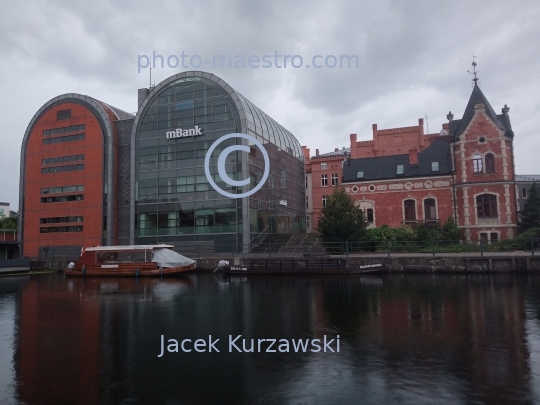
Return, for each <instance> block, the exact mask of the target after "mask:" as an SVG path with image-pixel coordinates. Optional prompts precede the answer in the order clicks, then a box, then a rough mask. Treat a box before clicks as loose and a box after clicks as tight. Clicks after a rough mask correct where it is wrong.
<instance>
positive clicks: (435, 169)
mask: <svg viewBox="0 0 540 405" xmlns="http://www.w3.org/2000/svg"><path fill="white" fill-rule="evenodd" d="M431 171H432V172H438V171H439V162H431Z"/></svg>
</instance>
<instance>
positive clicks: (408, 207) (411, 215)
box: [403, 200, 416, 221]
mask: <svg viewBox="0 0 540 405" xmlns="http://www.w3.org/2000/svg"><path fill="white" fill-rule="evenodd" d="M403 208H404V213H405V221H416V201H414V200H405V201H403Z"/></svg>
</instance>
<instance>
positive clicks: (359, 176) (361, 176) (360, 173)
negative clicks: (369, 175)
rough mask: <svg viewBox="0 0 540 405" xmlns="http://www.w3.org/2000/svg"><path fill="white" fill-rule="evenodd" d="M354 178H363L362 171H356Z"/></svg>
mask: <svg viewBox="0 0 540 405" xmlns="http://www.w3.org/2000/svg"><path fill="white" fill-rule="evenodd" d="M356 178H357V179H363V178H364V172H358V173H356Z"/></svg>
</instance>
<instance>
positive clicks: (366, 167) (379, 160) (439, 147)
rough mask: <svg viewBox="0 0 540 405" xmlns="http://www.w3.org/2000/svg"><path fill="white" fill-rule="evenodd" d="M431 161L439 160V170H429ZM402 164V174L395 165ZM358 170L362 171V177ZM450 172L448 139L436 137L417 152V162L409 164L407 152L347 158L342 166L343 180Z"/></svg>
mask: <svg viewBox="0 0 540 405" xmlns="http://www.w3.org/2000/svg"><path fill="white" fill-rule="evenodd" d="M431 162H439V171H437V172H434V171H432V170H431ZM398 165H403V175H398V174H397V166H398ZM358 172H364V177H363V178H362V179H358V178H357V173H358ZM451 173H452V160H451V156H450V147H449V144H448V141H446V140H444V139H436V140H435V141H433V143H432V144H431V145H430V146H428V147H427V148H426V149H424V150H423V151H422V152H419V153H418V164H417V165H410V164H409V154H406V155H393V156H379V157H372V158H360V159H349V161H348V163H347V164H345V166H344V167H343V182H344V183H347V182H353V181H354V182H356V181H368V180H382V179H398V178H400V179H401V178H407V177H425V176H441V175H448V174H451Z"/></svg>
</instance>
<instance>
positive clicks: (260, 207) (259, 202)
mask: <svg viewBox="0 0 540 405" xmlns="http://www.w3.org/2000/svg"><path fill="white" fill-rule="evenodd" d="M262 206H263V203H262V200H257V209H258V210H262Z"/></svg>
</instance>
